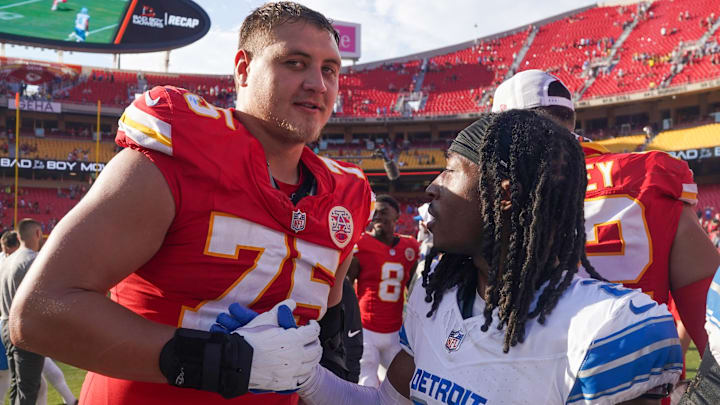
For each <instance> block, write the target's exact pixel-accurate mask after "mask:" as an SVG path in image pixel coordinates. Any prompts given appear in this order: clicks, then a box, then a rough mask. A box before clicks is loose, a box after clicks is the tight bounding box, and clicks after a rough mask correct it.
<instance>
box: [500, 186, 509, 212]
mask: <svg viewBox="0 0 720 405" xmlns="http://www.w3.org/2000/svg"><path fill="white" fill-rule="evenodd" d="M500 188H501V189H502V195H503V197H502V200H500V209H502V210H503V211H510V208H512V200H511V198H510V180H508V179H505V180H503V181H501V182H500Z"/></svg>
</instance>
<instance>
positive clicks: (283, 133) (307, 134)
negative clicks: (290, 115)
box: [268, 115, 322, 144]
mask: <svg viewBox="0 0 720 405" xmlns="http://www.w3.org/2000/svg"><path fill="white" fill-rule="evenodd" d="M268 118H269V121H270V124H271V125H272V126H273V127H274V128H275V129H276V131H273V132H275V133H276V134H277V135H278V137H279V138H281V139H282V140H283V141H285V142H287V143H304V144H307V143H311V142H314V141H316V140H317V139H318V138H319V137H320V131H321V130H322V127H320V128H312V127H311V126H310V125H298V124H296V123H293V122H291V121H288V120H285V119H282V118H280V117H278V116H275V115H270V117H268Z"/></svg>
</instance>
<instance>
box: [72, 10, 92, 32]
mask: <svg viewBox="0 0 720 405" xmlns="http://www.w3.org/2000/svg"><path fill="white" fill-rule="evenodd" d="M89 20H90V16H89V15H88V14H83V13H77V15H75V28H77V29H79V30H81V31H85V30H86V29H87V26H88V21H89Z"/></svg>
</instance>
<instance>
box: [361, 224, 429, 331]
mask: <svg viewBox="0 0 720 405" xmlns="http://www.w3.org/2000/svg"><path fill="white" fill-rule="evenodd" d="M395 236H396V237H397V238H398V242H397V244H395V246H388V245H386V244H385V243H383V242H380V241H379V240H377V239H376V238H375V237H374V236H372V235H370V234H369V233H367V232H365V233H364V234H363V235H362V236H361V237H360V240H359V241H358V242H357V247H356V248H355V257H356V258H357V260H358V263H359V264H360V272H359V273H358V276H357V296H358V304H359V305H360V318H361V320H362V325H363V328H365V329H368V330H371V331H373V332H378V333H390V332H397V331H399V330H400V327H401V326H402V311H403V304H404V295H405V294H404V292H405V285H406V284H407V281H408V280H409V278H410V273H411V272H412V271H413V269H414V268H415V264H416V263H417V260H418V252H419V250H420V244H419V243H418V242H417V240H415V238H413V237H412V236H405V235H397V234H396V235H395Z"/></svg>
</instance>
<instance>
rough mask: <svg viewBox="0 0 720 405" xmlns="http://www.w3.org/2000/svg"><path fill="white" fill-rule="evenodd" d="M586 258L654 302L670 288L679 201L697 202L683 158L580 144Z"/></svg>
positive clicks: (663, 299)
mask: <svg viewBox="0 0 720 405" xmlns="http://www.w3.org/2000/svg"><path fill="white" fill-rule="evenodd" d="M582 145H583V149H584V151H585V156H586V164H587V172H588V189H587V193H586V196H585V232H586V234H587V245H586V250H587V254H588V259H590V263H592V265H593V267H594V268H595V270H597V272H598V273H600V275H602V276H603V277H605V278H607V279H609V280H612V281H614V282H618V283H622V284H624V285H625V286H627V287H630V288H640V289H642V291H643V292H645V293H646V294H648V295H650V296H651V297H653V298H654V299H655V301H657V302H658V303H661V304H662V303H667V301H668V294H669V291H670V275H669V274H670V273H669V260H670V250H671V247H672V243H673V240H674V239H675V232H676V231H677V225H678V222H679V219H680V212H681V211H682V208H683V204H686V203H687V204H695V203H696V202H697V185H696V184H695V183H694V181H693V176H692V172H691V171H690V169H689V168H688V165H687V163H686V162H684V161H682V160H679V159H676V158H674V157H672V156H670V155H668V154H667V153H665V152H659V151H651V152H645V153H609V152H608V151H607V150H606V149H605V148H603V147H601V146H599V145H597V144H592V143H583V144H582Z"/></svg>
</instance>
